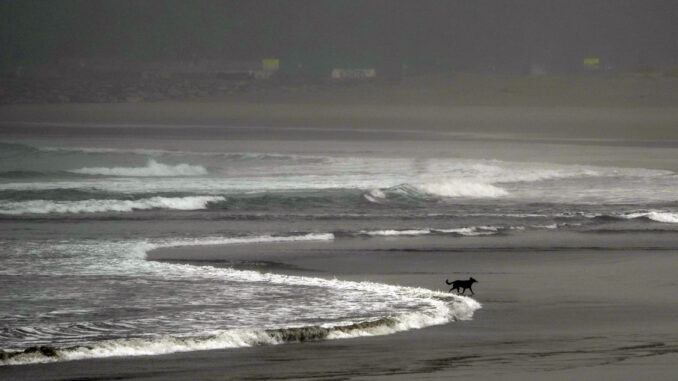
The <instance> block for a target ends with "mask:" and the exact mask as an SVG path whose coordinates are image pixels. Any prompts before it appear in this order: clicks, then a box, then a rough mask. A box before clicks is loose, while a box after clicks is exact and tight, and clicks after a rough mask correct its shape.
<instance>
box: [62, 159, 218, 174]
mask: <svg viewBox="0 0 678 381" xmlns="http://www.w3.org/2000/svg"><path fill="white" fill-rule="evenodd" d="M69 172H71V173H78V174H81V175H101V176H125V177H173V176H203V175H206V174H207V170H206V169H205V167H203V166H201V165H190V164H178V165H167V164H162V163H158V162H157V161H155V160H152V159H151V160H149V161H148V163H146V166H145V167H113V168H106V167H91V168H81V169H74V170H71V171H69Z"/></svg>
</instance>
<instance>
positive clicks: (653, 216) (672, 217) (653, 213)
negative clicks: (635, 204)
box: [622, 210, 678, 224]
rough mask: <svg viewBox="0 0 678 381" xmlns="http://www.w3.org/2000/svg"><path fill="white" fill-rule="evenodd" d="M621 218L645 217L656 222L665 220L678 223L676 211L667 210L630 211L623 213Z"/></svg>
mask: <svg viewBox="0 0 678 381" xmlns="http://www.w3.org/2000/svg"><path fill="white" fill-rule="evenodd" d="M622 217H623V218H627V219H634V218H647V219H650V220H652V221H656V222H665V223H670V224H678V213H675V212H667V211H660V210H649V211H642V212H631V213H627V214H624V215H623V216H622Z"/></svg>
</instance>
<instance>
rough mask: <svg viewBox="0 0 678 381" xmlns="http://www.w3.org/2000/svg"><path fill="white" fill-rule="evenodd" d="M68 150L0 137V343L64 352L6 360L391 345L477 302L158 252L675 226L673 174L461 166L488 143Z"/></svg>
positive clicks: (501, 162) (677, 187)
mask: <svg viewBox="0 0 678 381" xmlns="http://www.w3.org/2000/svg"><path fill="white" fill-rule="evenodd" d="M61 143H63V141H62V142H61ZM61 143H59V144H57V145H54V143H52V144H50V143H46V142H45V141H32V142H28V143H27V142H5V143H0V157H1V158H2V160H1V161H0V245H1V250H0V274H1V275H2V277H1V278H0V282H1V283H2V289H3V290H8V292H4V293H3V296H2V297H0V322H1V323H2V324H1V325H2V327H3V329H2V331H0V339H1V340H0V341H1V342H2V345H1V347H2V348H3V349H5V350H22V349H24V348H27V347H30V346H34V345H51V346H55V347H57V348H59V353H58V356H57V357H56V358H54V357H45V356H40V355H38V354H32V355H21V356H15V357H13V358H12V359H10V360H9V361H8V363H22V362H36V361H54V360H58V359H61V360H69V359H79V358H88V357H105V356H119V355H146V354H159V353H169V352H175V351H188V350H199V349H209V348H225V347H240V346H250V345H259V344H277V343H282V342H285V341H287V340H298V339H299V336H298V335H297V334H295V335H297V336H295V335H292V336H288V335H287V334H283V333H281V332H284V331H282V330H284V329H288V328H303V329H304V330H305V331H304V332H305V333H304V334H305V335H310V336H311V337H313V338H341V337H353V336H360V335H374V334H387V333H392V332H397V331H400V330H408V329H413V328H421V327H425V326H428V325H433V324H443V323H447V322H451V321H453V320H455V319H468V318H471V317H472V315H473V313H474V311H475V310H476V309H477V308H479V305H478V304H477V303H476V302H475V301H473V300H471V299H468V298H460V297H454V296H451V295H448V294H443V293H439V292H433V291H429V290H423V289H413V288H407V287H395V286H388V285H382V284H375V283H356V282H344V281H338V280H332V279H320V278H314V277H312V276H308V277H306V276H286V275H274V274H270V273H263V272H260V271H252V270H251V269H252V268H255V269H256V268H257V264H258V260H257V258H256V257H253V258H251V261H250V262H249V263H240V264H239V265H238V266H235V268H234V267H213V266H207V265H203V266H198V265H188V264H176V263H166V262H155V261H148V260H147V259H146V257H145V256H146V253H147V252H148V251H149V250H152V249H154V248H162V247H184V246H195V245H224V250H229V249H228V248H229V247H234V246H237V247H238V248H239V250H242V248H243V247H245V248H246V247H247V245H257V244H262V243H273V244H280V245H284V244H285V243H288V242H299V241H308V242H327V241H341V242H354V241H355V242H357V243H358V245H360V244H366V245H368V246H377V247H382V248H388V247H389V241H388V240H389V239H392V238H393V237H399V239H407V238H408V237H411V239H421V238H430V239H431V240H432V241H435V242H442V244H449V245H451V246H454V245H455V244H458V243H459V242H465V241H463V240H470V239H473V240H474V242H481V243H482V242H483V241H482V240H483V239H484V238H491V237H502V236H505V237H511V236H520V235H524V234H534V233H539V232H541V231H549V232H552V231H562V232H564V233H566V232H572V233H574V234H579V233H586V234H591V235H594V236H595V235H605V234H610V233H625V232H641V233H642V232H645V231H650V232H652V234H661V233H662V232H674V231H675V230H676V228H677V227H678V225H676V224H675V223H676V222H678V204H677V203H676V202H675V199H676V194H678V176H676V173H675V172H674V171H673V169H672V168H670V167H667V166H666V165H662V166H659V167H655V166H650V165H648V166H647V168H643V167H642V166H638V167H629V166H627V165H625V163H626V162H625V161H624V160H621V161H620V162H619V163H617V164H618V165H600V164H601V163H600V160H592V163H590V164H589V163H586V162H581V161H582V160H579V161H580V162H577V163H571V162H568V160H561V159H562V157H561V156H558V155H554V156H553V157H551V159H553V161H551V162H549V161H548V160H546V161H544V160H542V159H541V158H540V159H539V160H535V159H534V158H531V157H530V156H529V155H526V156H524V157H520V158H516V159H519V160H507V158H502V159H497V158H496V156H490V155H488V156H487V157H485V158H479V157H476V156H475V155H474V157H470V156H471V155H465V152H469V151H473V152H478V151H482V150H480V149H479V148H478V147H475V148H476V149H474V148H473V147H466V148H464V150H460V151H458V152H457V153H456V154H455V153H452V154H450V153H447V154H445V155H438V154H437V153H436V152H435V151H434V152H432V153H430V154H429V155H425V154H422V152H421V151H418V150H417V149H414V150H411V149H408V147H407V145H406V144H404V145H396V146H393V147H390V148H389V147H386V148H384V147H383V146H381V147H380V148H379V149H377V150H374V151H372V150H370V146H365V145H359V146H356V147H353V146H347V145H332V146H330V145H328V146H326V147H325V148H327V149H324V150H323V149H321V148H319V147H318V144H315V145H312V146H311V145H309V148H308V149H306V150H305V149H303V148H299V147H298V148H296V149H290V148H289V146H286V147H285V148H284V149H281V150H280V151H279V152H270V151H266V152H261V151H256V150H254V149H253V148H256V147H257V146H258V144H257V142H256V141H250V142H248V143H247V144H242V145H241V146H242V148H245V149H246V150H242V151H236V150H230V149H225V148H223V147H222V149H220V150H219V149H215V148H218V147H215V146H214V145H211V146H210V145H209V144H206V143H205V142H197V143H196V142H194V141H172V140H168V139H165V140H162V141H160V142H152V141H149V140H138V141H135V142H134V144H130V146H134V148H125V147H122V146H125V141H115V140H110V139H106V140H94V141H89V142H81V141H78V142H77V143H78V144H77V145H73V144H61ZM71 143H73V142H71ZM261 143H262V145H263V146H266V147H267V148H270V146H267V145H266V144H269V143H266V142H261ZM467 144H471V145H473V144H476V145H482V144H484V143H481V142H480V143H479V142H471V143H469V142H467ZM549 144H550V143H549ZM207 146H209V147H211V148H213V150H208V149H206V147H207ZM225 146H228V147H230V146H232V144H231V145H229V144H225ZM177 147H179V148H177ZM572 147H574V148H572ZM576 148H577V147H576V146H571V147H570V151H576ZM615 149H620V148H610V147H601V151H606V150H607V151H606V152H607V153H606V155H609V154H610V152H612V153H613V151H614V150H615ZM624 149H626V148H624ZM581 150H584V151H587V150H590V146H589V145H586V146H582V147H581ZM322 151H326V153H323V152H322ZM575 154H576V152H575ZM622 161H624V165H622ZM612 164H615V163H612ZM641 164H642V163H641ZM545 244H546V245H548V242H546V243H545ZM546 249H548V248H546ZM246 262H247V261H246ZM361 324H362V325H361ZM365 324H366V325H365ZM314 327H320V328H321V331H317V328H314ZM318 332H320V333H318Z"/></svg>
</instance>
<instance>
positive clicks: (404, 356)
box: [0, 232, 678, 380]
mask: <svg viewBox="0 0 678 381" xmlns="http://www.w3.org/2000/svg"><path fill="white" fill-rule="evenodd" d="M586 236H587V234H581V233H573V234H564V235H563V234H559V233H548V234H546V236H545V234H544V233H543V232H542V233H534V234H528V233H525V234H523V235H519V236H518V238H515V237H514V238H510V237H496V238H495V237H483V238H478V239H475V238H468V239H467V238H452V239H450V238H447V239H445V238H440V239H438V240H428V239H427V240H425V239H419V238H400V239H390V238H372V239H364V240H361V239H358V240H355V239H352V240H341V239H337V240H335V241H334V242H317V243H284V244H276V245H262V246H260V247H253V245H229V246H206V247H197V248H196V247H191V248H171V249H161V250H157V251H153V252H151V253H149V257H150V258H151V259H159V260H172V261H181V262H188V263H192V264H210V265H215V266H220V265H221V266H225V265H231V264H233V263H234V261H235V262H238V263H240V265H239V266H244V268H247V266H248V265H247V263H250V264H252V263H256V264H257V265H256V266H259V267H260V270H262V271H275V272H284V273H290V274H297V275H302V276H320V277H336V278H339V279H345V280H353V281H362V280H368V281H376V282H384V283H389V284H398V285H403V286H417V287H425V288H430V289H444V287H445V284H444V283H443V281H444V280H445V278H451V279H452V278H453V279H465V278H467V277H468V276H469V275H472V276H473V277H475V278H476V279H478V280H479V281H480V283H478V284H476V285H475V286H474V290H475V291H476V295H475V296H474V298H475V299H476V300H478V301H479V302H480V303H482V304H483V308H482V309H480V310H478V311H476V313H475V315H474V318H473V320H471V321H459V322H454V323H451V324H447V325H442V326H434V327H429V328H425V329H421V330H412V331H408V332H403V333H398V334H394V335H388V336H379V337H364V338H356V339H344V340H330V341H319V342H306V343H294V344H284V345H277V346H262V347H254V348H241V349H228V350H212V351H201V352H191V353H177V354H172V355H164V356H153V357H136V358H109V359H95V360H84V361H74V362H63V363H52V364H35V365H23V366H10V367H2V368H0V378H2V379H8V380H9V379H31V380H61V379H145V380H146V379H149V380H193V379H241V380H253V379H302V378H303V379H309V378H310V379H331V380H335V379H342V380H344V379H351V380H363V379H381V378H388V379H403V380H405V379H461V378H468V377H474V378H476V379H496V378H498V377H501V378H503V379H508V380H519V379H521V380H523V379H545V378H549V379H556V380H560V379H562V380H566V379H639V378H641V377H642V378H646V377H651V378H652V379H665V380H669V379H674V378H675V374H676V371H678V367H676V365H675V364H676V360H677V359H678V306H677V305H676V304H675V300H678V281H676V277H675V274H676V273H678V262H677V261H676V260H675V256H676V254H677V253H676V251H675V250H673V249H672V241H673V240H672V234H666V233H663V234H655V235H652V234H650V235H648V234H644V235H643V237H645V238H644V239H643V238H641V235H637V236H635V237H634V236H633V235H631V236H630V237H627V239H619V238H620V237H619V235H614V236H613V237H602V238H601V237H600V236H598V238H597V239H593V240H592V244H591V245H589V246H588V248H586V247H584V246H587V245H586V244H584V243H582V242H584V241H582V239H584V237H586ZM627 236H628V235H627ZM481 240H482V241H481ZM426 242H429V243H428V244H427V243H426ZM482 242H484V243H482ZM544 242H550V243H551V245H550V246H551V247H552V248H550V249H549V248H547V247H546V246H544V245H542V243H544ZM563 242H570V244H569V247H567V246H568V245H564V246H563V245H559V244H562V243H563ZM602 242H607V243H608V245H606V247H605V245H601V243H602ZM633 242H636V243H635V244H634V243H633ZM652 242H654V243H655V244H654V246H647V244H648V243H652ZM507 243H508V245H507ZM554 247H558V248H557V249H554ZM273 248H276V249H277V250H271V249H273ZM250 266H252V265H250Z"/></svg>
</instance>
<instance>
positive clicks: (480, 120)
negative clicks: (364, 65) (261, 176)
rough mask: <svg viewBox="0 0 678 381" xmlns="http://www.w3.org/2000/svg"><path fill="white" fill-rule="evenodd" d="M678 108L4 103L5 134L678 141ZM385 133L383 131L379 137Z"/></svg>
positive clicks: (0, 122) (0, 110) (1, 126)
mask: <svg viewBox="0 0 678 381" xmlns="http://www.w3.org/2000/svg"><path fill="white" fill-rule="evenodd" d="M676 126H678V107H649V106H644V107H626V106H624V105H619V106H614V107H612V106H599V107H582V106H517V105H513V106H488V105H469V106H459V105H452V104H451V105H439V104H428V103H423V102H419V103H409V104H392V103H386V102H364V103H359V102H352V103H343V102H342V103H340V102H335V103H329V102H312V101H309V102H296V101H295V102H292V101H290V102H230V101H221V102H207V101H202V102H154V103H88V104H16V105H4V106H1V107H0V137H2V136H3V135H5V136H7V135H8V134H10V135H16V134H23V133H25V134H32V133H40V132H41V131H47V130H51V131H55V130H59V129H60V130H63V131H67V130H68V128H70V129H71V131H73V132H75V130H76V129H78V130H82V131H80V132H86V130H88V129H92V128H97V129H102V128H117V129H122V128H123V127H124V128H127V129H128V130H130V129H136V130H137V131H138V132H140V131H142V129H150V128H154V129H157V128H164V129H171V128H176V127H180V128H203V129H204V128H213V129H220V128H222V129H223V128H236V127H237V128H242V129H248V128H251V127H267V128H269V127H270V128H275V129H278V130H279V131H285V129H289V130H291V129H300V128H306V129H308V130H314V129H315V130H321V129H327V130H328V131H330V132H331V131H336V133H335V135H337V134H339V135H338V136H336V138H341V136H340V135H341V131H346V132H351V131H353V132H356V131H359V130H361V129H362V130H366V129H369V130H374V131H375V132H377V133H378V132H379V131H380V130H383V131H384V132H387V130H394V131H400V132H402V131H404V130H409V131H413V132H417V131H420V132H422V133H444V134H449V135H454V134H459V135H464V134H470V135H474V136H483V135H486V136H492V137H495V138H496V137H499V138H508V139H511V138H529V139H584V140H605V141H673V140H678V129H676V128H675V127H676ZM377 137H378V136H377Z"/></svg>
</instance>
